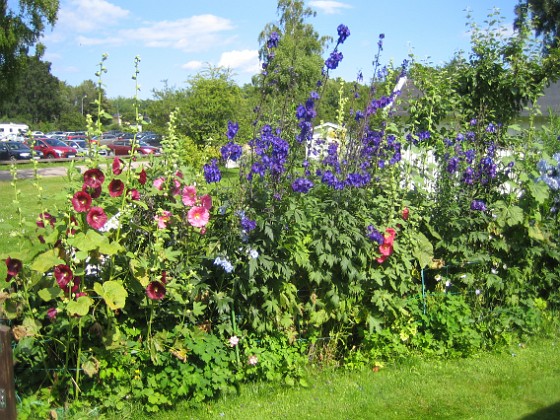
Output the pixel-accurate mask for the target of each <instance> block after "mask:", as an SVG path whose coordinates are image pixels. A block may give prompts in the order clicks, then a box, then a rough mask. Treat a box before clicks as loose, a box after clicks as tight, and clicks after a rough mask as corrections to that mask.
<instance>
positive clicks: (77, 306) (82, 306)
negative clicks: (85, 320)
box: [66, 296, 93, 316]
mask: <svg viewBox="0 0 560 420" xmlns="http://www.w3.org/2000/svg"><path fill="white" fill-rule="evenodd" d="M92 305H93V299H92V298H90V297H89V296H80V297H79V298H78V299H76V300H73V301H71V302H69V303H68V306H67V307H66V310H67V311H68V314H69V315H71V316H72V315H78V316H85V315H87V313H88V312H89V309H90V308H91V306H92Z"/></svg>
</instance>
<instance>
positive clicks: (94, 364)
mask: <svg viewBox="0 0 560 420" xmlns="http://www.w3.org/2000/svg"><path fill="white" fill-rule="evenodd" d="M82 370H83V371H84V373H85V374H86V375H87V376H88V377H90V378H91V377H93V376H94V375H97V373H98V372H99V361H98V360H97V359H95V358H94V357H92V358H90V359H89V360H86V361H85V362H84V363H82Z"/></svg>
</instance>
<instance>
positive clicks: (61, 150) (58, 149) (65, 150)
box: [29, 137, 78, 159]
mask: <svg viewBox="0 0 560 420" xmlns="http://www.w3.org/2000/svg"><path fill="white" fill-rule="evenodd" d="M32 144H33V149H35V150H39V151H41V152H43V156H44V157H45V158H47V159H54V158H59V159H60V158H65V159H71V158H75V157H76V154H77V153H78V151H77V150H76V149H74V148H73V147H69V146H68V145H67V144H66V143H64V142H63V141H61V140H58V139H51V138H48V137H40V138H36V139H34V140H33V142H32ZM29 146H31V144H29Z"/></svg>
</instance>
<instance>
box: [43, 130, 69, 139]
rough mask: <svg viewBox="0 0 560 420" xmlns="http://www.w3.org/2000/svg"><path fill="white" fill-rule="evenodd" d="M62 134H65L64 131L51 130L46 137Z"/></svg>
mask: <svg viewBox="0 0 560 420" xmlns="http://www.w3.org/2000/svg"><path fill="white" fill-rule="evenodd" d="M60 136H64V131H49V132H48V133H47V134H45V137H57V138H58V137H60Z"/></svg>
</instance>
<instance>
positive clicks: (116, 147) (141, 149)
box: [107, 139, 160, 156]
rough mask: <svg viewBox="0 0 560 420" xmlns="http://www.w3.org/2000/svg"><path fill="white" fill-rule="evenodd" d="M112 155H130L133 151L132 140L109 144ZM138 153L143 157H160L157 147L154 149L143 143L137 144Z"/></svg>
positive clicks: (138, 142) (116, 141)
mask: <svg viewBox="0 0 560 420" xmlns="http://www.w3.org/2000/svg"><path fill="white" fill-rule="evenodd" d="M107 147H108V148H109V154H110V155H117V156H118V155H130V154H131V151H132V141H131V140H126V139H125V140H115V141H113V142H112V143H110V144H108V145H107ZM136 153H140V154H142V155H159V153H160V150H159V148H157V147H152V146H150V145H148V144H146V143H143V142H141V141H137V142H136Z"/></svg>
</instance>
